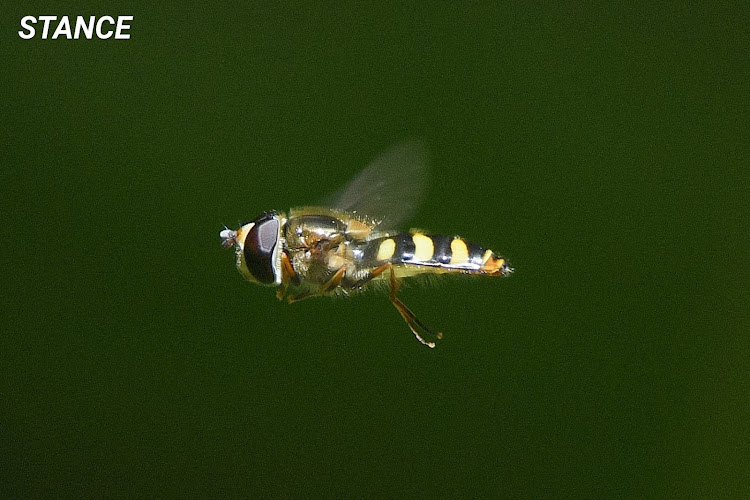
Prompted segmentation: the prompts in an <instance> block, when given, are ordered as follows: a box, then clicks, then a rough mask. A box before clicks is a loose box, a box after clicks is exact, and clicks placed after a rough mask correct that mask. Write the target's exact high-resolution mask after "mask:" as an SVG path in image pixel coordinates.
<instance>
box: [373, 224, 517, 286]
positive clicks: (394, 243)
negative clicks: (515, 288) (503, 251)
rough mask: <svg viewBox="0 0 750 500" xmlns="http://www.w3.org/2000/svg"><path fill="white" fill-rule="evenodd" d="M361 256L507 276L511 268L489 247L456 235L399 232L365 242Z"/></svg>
mask: <svg viewBox="0 0 750 500" xmlns="http://www.w3.org/2000/svg"><path fill="white" fill-rule="evenodd" d="M363 257H364V259H365V260H367V261H370V262H375V263H377V264H382V263H384V262H389V261H390V262H393V263H394V264H406V265H409V266H426V267H433V268H437V269H435V270H438V269H439V270H440V271H444V272H450V271H455V272H464V273H471V274H487V275H507V274H510V272H511V268H510V267H509V266H508V264H507V262H506V261H505V259H504V258H502V257H500V256H498V255H495V253H494V252H493V251H492V250H489V249H486V248H483V247H480V246H479V245H477V244H474V243H471V242H468V241H465V240H463V239H462V238H459V237H451V236H445V235H429V234H423V233H416V232H415V233H399V234H396V235H393V236H388V237H384V238H377V239H374V240H371V241H369V242H367V246H366V247H365V249H364V255H363Z"/></svg>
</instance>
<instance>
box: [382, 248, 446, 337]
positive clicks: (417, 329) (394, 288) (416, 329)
mask: <svg viewBox="0 0 750 500" xmlns="http://www.w3.org/2000/svg"><path fill="white" fill-rule="evenodd" d="M386 269H388V270H390V272H391V291H390V293H389V295H388V298H390V299H391V303H392V304H393V306H394V307H395V308H396V310H397V311H398V312H399V314H401V317H402V318H404V321H406V324H407V325H408V327H409V329H410V330H411V332H412V333H413V334H414V336H415V337H417V340H419V341H420V342H421V343H422V344H424V345H426V346H427V347H430V348H434V347H435V342H434V340H428V339H435V340H439V339H441V338H443V334H442V332H437V333H434V332H433V331H432V330H430V329H429V328H427V327H426V326H425V325H424V323H422V322H421V321H419V318H417V316H416V315H415V314H414V313H413V312H411V310H410V309H409V308H408V307H406V305H405V304H404V303H403V302H401V300H400V299H399V298H398V297H397V296H396V295H397V294H398V289H399V282H398V280H397V279H396V273H395V271H394V270H393V264H392V263H390V262H388V263H386V264H383V265H381V266H378V267H376V268H375V269H373V270H372V272H371V273H370V276H369V277H368V279H372V278H375V277H377V276H378V275H380V274H381V273H383V272H384V271H385V270H386Z"/></svg>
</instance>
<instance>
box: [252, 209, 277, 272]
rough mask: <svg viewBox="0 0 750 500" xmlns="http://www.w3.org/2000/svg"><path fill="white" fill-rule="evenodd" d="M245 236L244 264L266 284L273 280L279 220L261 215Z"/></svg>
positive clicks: (271, 216)
mask: <svg viewBox="0 0 750 500" xmlns="http://www.w3.org/2000/svg"><path fill="white" fill-rule="evenodd" d="M254 222H255V225H254V226H253V227H252V229H250V232H249V233H248V234H247V237H246V238H245V245H244V252H245V265H247V269H248V271H250V274H252V275H253V277H254V278H255V279H257V280H258V281H259V282H261V283H264V284H266V285H268V284H271V283H273V282H274V281H275V273H274V267H275V266H274V264H275V263H274V251H275V249H276V245H277V243H278V241H279V221H278V219H276V218H275V217H274V216H273V215H271V214H269V215H262V216H260V217H258V218H257V219H255V221H254Z"/></svg>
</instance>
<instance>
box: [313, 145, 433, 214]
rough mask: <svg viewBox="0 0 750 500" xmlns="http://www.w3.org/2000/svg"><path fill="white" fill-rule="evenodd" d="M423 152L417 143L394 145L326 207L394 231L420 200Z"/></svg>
mask: <svg viewBox="0 0 750 500" xmlns="http://www.w3.org/2000/svg"><path fill="white" fill-rule="evenodd" d="M427 160H428V157H427V149H426V148H425V146H424V144H422V143H421V142H420V141H410V142H404V143H401V144H397V145H395V146H393V147H391V148H390V149H388V150H387V151H385V152H384V153H383V154H381V155H380V156H378V157H377V158H375V159H374V160H373V161H372V162H370V164H369V165H368V166H367V167H366V168H365V169H364V170H363V171H362V172H360V173H359V174H358V175H357V176H356V177H355V178H354V179H353V180H352V181H351V182H350V183H349V185H348V186H346V187H345V188H344V189H343V190H342V191H339V192H338V193H337V194H336V195H335V196H333V197H332V199H329V200H328V203H327V205H328V206H330V207H331V208H337V209H341V210H345V211H347V212H351V213H354V214H356V215H359V216H367V217H370V218H372V219H375V221H376V222H378V223H379V224H381V225H387V226H388V227H392V228H395V227H397V226H398V224H399V223H400V222H402V221H404V220H407V219H408V218H409V217H410V216H411V215H412V213H413V212H414V211H415V210H416V208H417V207H418V206H419V204H420V203H421V202H422V199H423V198H424V194H425V191H426V186H427V167H428V161H427Z"/></svg>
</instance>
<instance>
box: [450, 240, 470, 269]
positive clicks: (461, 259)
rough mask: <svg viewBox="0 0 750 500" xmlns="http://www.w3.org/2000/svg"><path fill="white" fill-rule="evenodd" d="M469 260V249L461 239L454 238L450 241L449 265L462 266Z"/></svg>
mask: <svg viewBox="0 0 750 500" xmlns="http://www.w3.org/2000/svg"><path fill="white" fill-rule="evenodd" d="M468 260H469V248H468V247H467V246H466V243H464V240H462V239H461V238H454V239H453V241H451V261H450V264H464V263H465V262H468Z"/></svg>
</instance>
